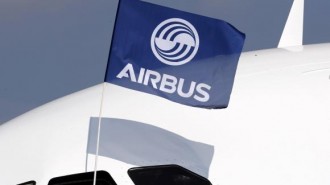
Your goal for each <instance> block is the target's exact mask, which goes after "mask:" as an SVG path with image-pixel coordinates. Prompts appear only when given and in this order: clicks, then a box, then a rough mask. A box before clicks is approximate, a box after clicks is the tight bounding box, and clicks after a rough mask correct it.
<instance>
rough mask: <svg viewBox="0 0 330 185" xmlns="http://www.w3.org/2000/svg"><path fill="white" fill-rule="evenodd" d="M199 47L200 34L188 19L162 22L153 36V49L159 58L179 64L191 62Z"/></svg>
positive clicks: (173, 19)
mask: <svg viewBox="0 0 330 185" xmlns="http://www.w3.org/2000/svg"><path fill="white" fill-rule="evenodd" d="M198 47H199V36H198V33H197V31H196V29H195V27H194V26H193V25H192V24H190V23H189V22H188V21H186V20H183V19H179V18H172V19H167V20H165V21H163V22H162V23H160V24H159V25H158V26H157V27H156V29H155V30H154V32H153V33H152V36H151V49H152V52H153V53H154V55H155V56H156V57H157V59H158V60H160V61H161V62H163V63H164V64H167V65H172V66H178V65H182V64H185V63H188V62H190V61H191V60H192V59H193V58H194V56H195V55H196V53H197V51H198Z"/></svg>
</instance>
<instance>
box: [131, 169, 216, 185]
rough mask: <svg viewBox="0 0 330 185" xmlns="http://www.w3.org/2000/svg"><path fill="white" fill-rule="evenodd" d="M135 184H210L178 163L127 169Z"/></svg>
mask: <svg viewBox="0 0 330 185" xmlns="http://www.w3.org/2000/svg"><path fill="white" fill-rule="evenodd" d="M128 175H129V176H130V178H131V179H132V181H133V182H134V184H135V185H211V182H210V181H209V180H208V179H206V178H204V177H202V176H200V175H198V174H196V173H194V172H192V171H189V170H187V169H185V168H183V167H181V166H179V165H160V166H149V167H137V168H131V169H129V170H128Z"/></svg>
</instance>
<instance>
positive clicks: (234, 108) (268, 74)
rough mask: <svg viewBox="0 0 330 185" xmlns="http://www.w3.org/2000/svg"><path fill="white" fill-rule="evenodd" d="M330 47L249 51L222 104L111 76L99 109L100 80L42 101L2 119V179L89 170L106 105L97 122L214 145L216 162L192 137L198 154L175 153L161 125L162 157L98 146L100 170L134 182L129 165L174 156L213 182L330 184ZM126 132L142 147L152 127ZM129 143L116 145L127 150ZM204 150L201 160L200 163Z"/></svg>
mask: <svg viewBox="0 0 330 185" xmlns="http://www.w3.org/2000/svg"><path fill="white" fill-rule="evenodd" d="M329 51H330V44H317V45H308V46H296V47H288V48H279V49H269V50H260V51H252V52H247V53H243V54H242V56H241V58H240V61H239V65H238V69H237V74H236V78H235V84H234V87H233V92H232V95H231V100H230V103H229V107H228V108H226V109H217V110H207V109H200V108H193V107H188V106H184V105H180V104H177V103H174V102H170V101H168V100H165V99H163V98H160V97H156V96H150V95H148V94H145V93H141V92H137V91H133V90H129V89H126V88H122V87H119V86H115V85H111V84H106V86H105V91H104V98H103V101H102V102H103V105H102V110H101V112H100V106H101V96H102V88H103V85H102V84H100V85H97V86H94V87H91V88H88V89H86V90H83V91H80V92H76V93H74V94H71V95H68V96H66V97H63V98H60V99H58V100H55V101H53V102H50V103H48V104H45V105H43V106H41V107H39V108H37V109H34V110H32V111H30V112H28V113H26V114H24V115H21V116H19V117H17V118H15V119H13V120H11V121H9V122H7V123H5V124H3V125H1V126H0V151H1V152H0V185H13V184H19V183H23V182H27V181H35V182H36V184H37V185H39V184H40V185H44V184H48V182H49V181H50V179H52V178H54V177H59V176H66V175H70V174H77V173H83V172H87V171H88V172H89V171H93V170H94V167H95V160H96V158H95V153H93V151H92V150H94V148H93V146H95V145H96V144H95V143H94V144H93V142H94V141H96V138H95V137H94V135H95V133H94V135H93V133H92V132H91V130H92V127H93V128H95V120H96V123H97V118H98V117H99V115H100V114H101V117H103V118H106V119H105V120H104V121H103V120H102V122H101V130H102V128H104V129H105V128H107V127H106V126H107V125H108V126H109V124H110V126H111V122H112V121H114V122H115V119H122V120H130V121H134V122H139V123H143V124H144V126H147V127H148V128H149V127H150V128H151V127H152V129H155V128H158V129H159V130H161V131H160V132H159V133H161V134H164V133H165V135H166V133H167V132H170V133H174V134H176V135H178V137H177V136H175V137H174V138H176V139H181V141H182V142H183V145H182V148H185V147H187V146H188V145H189V144H187V143H189V142H191V143H195V142H198V143H199V144H200V143H202V144H204V145H203V146H212V147H211V148H213V150H209V151H211V153H212V152H213V153H212V156H211V163H210V164H208V162H207V161H206V162H205V161H203V160H204V158H203V155H208V154H199V153H198V150H196V151H195V150H194V148H189V146H190V145H189V146H188V148H189V149H191V154H193V155H196V156H197V157H195V158H192V159H191V160H192V162H191V161H190V158H189V155H188V156H187V158H185V157H182V156H181V157H179V158H172V157H173V156H170V155H171V154H170V153H172V154H173V153H175V152H176V151H177V150H180V147H179V148H176V149H174V151H168V150H164V148H163V146H159V150H158V149H157V146H155V145H157V142H158V140H157V138H158V136H157V135H156V136H155V137H154V140H153V139H152V140H150V141H149V142H150V143H152V142H156V144H151V145H153V146H152V147H156V150H157V151H162V150H164V152H165V154H164V156H165V157H164V156H161V157H160V158H159V160H158V161H157V160H151V159H150V158H148V156H149V155H151V154H150V153H148V152H151V153H153V152H157V151H153V148H151V149H150V148H149V149H148V150H147V151H148V152H146V153H143V154H141V156H142V157H141V156H140V158H139V157H137V158H136V159H134V160H135V161H132V162H130V161H128V160H129V159H131V158H132V156H126V158H125V156H119V159H118V158H111V156H113V154H109V155H110V157H109V155H107V154H106V153H104V152H103V153H102V149H101V148H100V153H99V157H98V158H97V170H105V171H107V172H109V173H110V175H111V176H112V177H113V179H114V180H115V181H116V183H117V184H118V185H131V184H133V182H132V180H131V179H130V177H129V176H128V174H127V170H128V169H129V168H131V167H135V166H143V165H145V166H148V165H149V166H150V165H151V164H154V165H159V164H178V165H181V166H183V167H185V168H187V169H188V170H191V171H193V172H195V173H197V174H199V175H201V176H203V177H206V178H207V179H209V181H210V182H211V183H212V184H214V185H243V184H244V185H265V184H267V185H329V184H330V175H329V174H330V160H329V159H330V142H329V141H330V52H329ZM91 118H92V119H91ZM111 118H115V119H111ZM93 120H94V122H93ZM93 125H94V126H93ZM151 125H152V126H151ZM110 130H111V127H110ZM156 130H157V129H156ZM164 130H165V131H166V132H165V131H164ZM94 131H95V130H94ZM163 131H164V132H163ZM129 132H131V133H132V134H126V135H125V134H123V135H121V134H120V133H118V132H117V131H116V130H114V131H113V130H112V132H111V133H112V134H114V133H115V134H116V133H118V136H116V137H119V140H118V141H119V142H121V141H122V140H127V141H131V144H132V145H133V146H136V147H137V148H138V147H146V145H147V144H146V143H143V142H141V138H138V136H139V135H141V137H147V136H146V135H148V134H150V133H134V132H138V129H132V130H129ZM109 133H110V132H109ZM102 134H103V135H102ZM134 134H136V135H138V136H136V135H134ZM161 134H160V136H159V137H160V138H161V137H162V136H161ZM102 136H106V137H102ZM107 137H111V136H109V135H108V136H107V132H104V133H103V132H101V137H100V143H101V145H102V146H106V145H107V142H111V141H109V140H106V138H107ZM147 138H148V137H147ZM149 139H150V138H149ZM142 140H143V139H142ZM102 142H103V143H102ZM185 142H186V143H185ZM115 144H116V143H115ZM195 144H196V143H195ZM165 145H166V144H165ZM165 145H164V146H165ZM125 147H126V146H123V145H121V146H117V148H110V150H118V148H119V149H120V150H121V149H122V150H123V151H119V152H122V153H125V152H126V151H127V150H126V149H125ZM165 147H167V145H166V146H165ZM123 148H124V149H123ZM182 148H181V149H182ZM108 149H109V148H108ZM128 150H129V149H128ZM91 151H92V152H91ZM104 151H105V150H104ZM110 152H111V151H110ZM166 152H168V153H166ZM180 152H182V151H180ZM134 155H135V154H133V157H134ZM159 155H162V154H159ZM182 155H184V154H182ZM143 156H146V158H143ZM166 156H170V157H168V158H166ZM120 157H123V158H120ZM149 157H154V156H149ZM156 158H157V157H156ZM206 158H207V157H206ZM206 158H205V159H206ZM209 158H210V157H209ZM148 159H150V161H148ZM125 160H127V161H125ZM194 160H195V161H194ZM199 160H200V161H202V163H203V162H205V165H204V166H203V165H202V166H198V164H197V162H198V161H199ZM196 161H197V162H196ZM200 161H199V162H200ZM209 162H210V161H209ZM136 164H139V165H136ZM31 184H32V183H31Z"/></svg>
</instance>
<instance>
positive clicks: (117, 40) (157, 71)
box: [105, 0, 245, 108]
mask: <svg viewBox="0 0 330 185" xmlns="http://www.w3.org/2000/svg"><path fill="white" fill-rule="evenodd" d="M244 40H245V35H244V34H243V33H241V32H240V31H238V30H237V29H236V28H234V27H233V26H232V25H230V24H228V23H227V22H225V21H222V20H217V19H213V18H209V17H205V16H200V15H196V14H192V13H188V12H183V11H179V10H175V9H171V8H167V7H163V6H159V5H155V4H151V3H146V2H142V1H139V0H120V2H119V7H118V12H117V18H116V23H115V29H114V34H113V38H112V45H111V49H110V55H109V61H108V66H107V72H106V76H105V82H109V83H112V84H116V85H119V86H122V87H126V88H130V89H134V90H137V91H141V92H145V93H149V94H152V95H157V96H160V97H163V98H166V99H168V100H171V101H174V102H178V103H181V104H185V105H189V106H194V107H203V108H225V107H227V106H228V103H229V99H230V94H231V91H232V87H233V82H234V78H235V73H236V68H237V63H238V60H239V56H240V54H241V51H242V48H243V44H244Z"/></svg>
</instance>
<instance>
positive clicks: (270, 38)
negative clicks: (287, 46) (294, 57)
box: [0, 0, 330, 124]
mask: <svg viewBox="0 0 330 185" xmlns="http://www.w3.org/2000/svg"><path fill="white" fill-rule="evenodd" d="M148 2H153V3H156V4H160V5H163V6H168V7H172V8H176V9H180V10H184V11H188V12H192V13H196V14H200V15H205V16H209V17H213V18H218V19H223V20H226V21H228V22H230V23H231V24H233V25H234V26H236V27H237V28H238V29H239V30H241V31H242V32H244V33H246V35H247V39H246V44H245V48H244V50H245V51H249V50H256V49H262V48H274V47H276V46H277V44H278V41H279V39H280V36H281V33H282V31H283V28H284V25H285V22H286V19H287V16H288V13H289V11H290V8H291V5H292V2H293V0H272V1H264V0H249V1H245V0H180V1H178V0H166V1H164V0H148ZM117 4H118V0H56V1H45V0H28V1H26V0H0V124H1V123H4V122H6V121H8V120H10V119H12V118H14V117H16V116H18V115H20V114H22V113H24V112H26V111H29V110H31V109H33V108H35V107H38V106H40V105H42V104H44V103H47V102H49V101H52V100H54V99H57V98H59V97H62V96H65V95H68V94H70V93H73V92H76V91H79V90H82V89H85V88H87V87H90V86H93V85H96V84H99V83H101V82H102V81H103V78H104V74H105V68H106V63H107V58H108V51H109V47H110V41H111V35H112V30H113V24H114V20H115V13H116V9H117ZM329 9H330V1H329V0H313V1H306V2H305V24H304V28H305V32H304V44H311V43H319V42H330V22H329V21H328V18H329V17H330V11H329Z"/></svg>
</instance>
